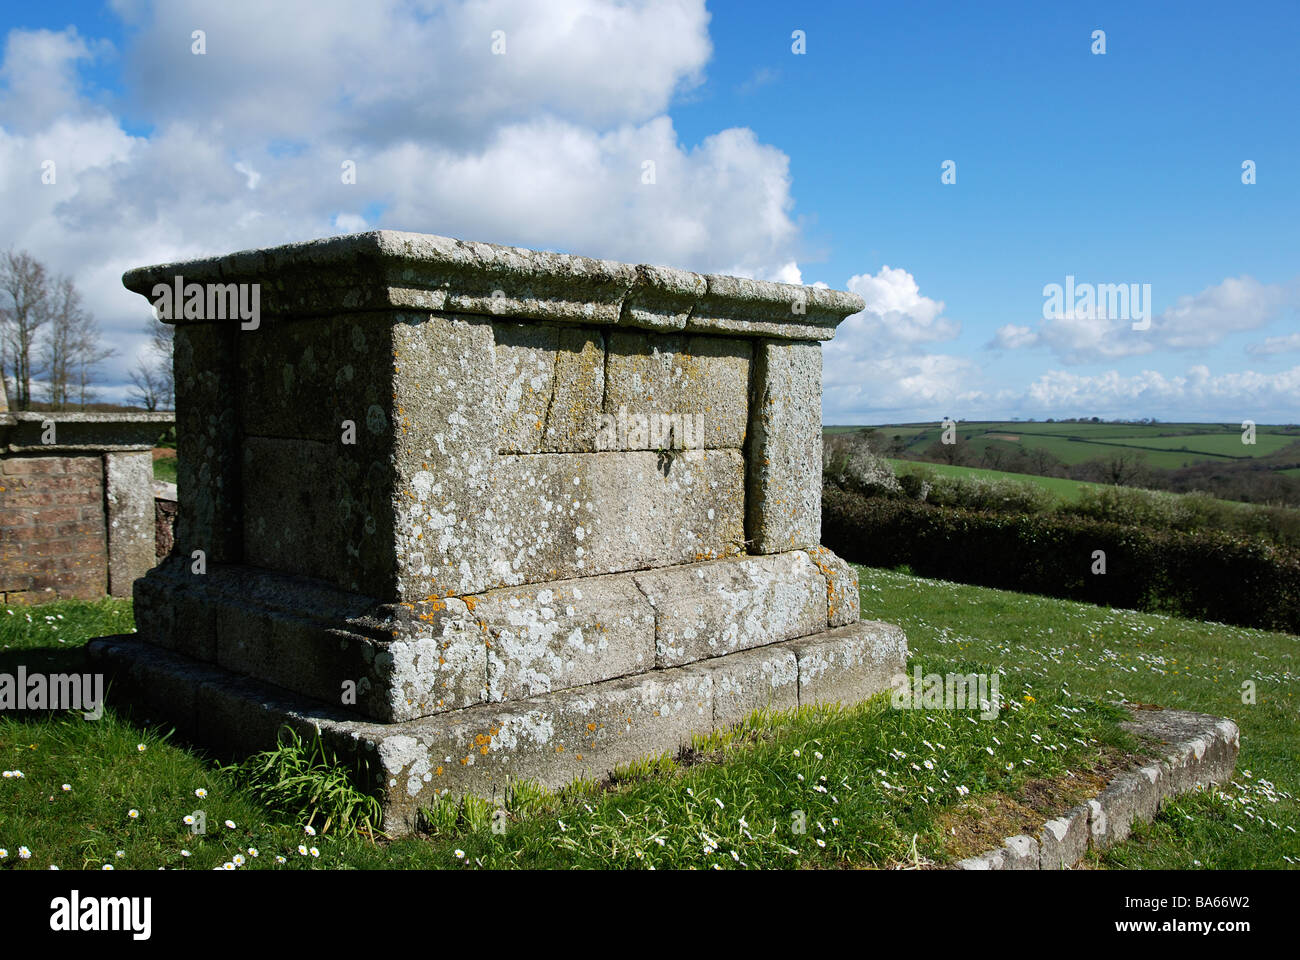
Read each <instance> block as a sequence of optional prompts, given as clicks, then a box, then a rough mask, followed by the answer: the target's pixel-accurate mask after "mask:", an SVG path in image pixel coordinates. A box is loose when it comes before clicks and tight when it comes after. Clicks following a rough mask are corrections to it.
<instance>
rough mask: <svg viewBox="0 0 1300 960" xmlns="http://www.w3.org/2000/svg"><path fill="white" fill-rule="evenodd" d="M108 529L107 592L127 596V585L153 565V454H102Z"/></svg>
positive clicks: (116, 595) (117, 595)
mask: <svg viewBox="0 0 1300 960" xmlns="http://www.w3.org/2000/svg"><path fill="white" fill-rule="evenodd" d="M104 502H105V510H106V520H107V524H106V525H107V528H108V592H109V593H110V594H112V595H113V596H115V597H129V596H131V585H132V584H133V583H134V582H135V580H136V578H137V577H143V576H144V575H145V573H146V572H148V570H149V568H150V567H152V566H153V565H154V508H153V455H152V453H151V452H150V451H149V450H139V451H132V452H119V453H106V454H104Z"/></svg>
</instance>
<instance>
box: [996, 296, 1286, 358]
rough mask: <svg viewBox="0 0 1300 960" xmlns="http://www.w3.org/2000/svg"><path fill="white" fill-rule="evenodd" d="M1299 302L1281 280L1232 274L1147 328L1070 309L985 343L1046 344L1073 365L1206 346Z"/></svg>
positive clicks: (1007, 346)
mask: <svg viewBox="0 0 1300 960" xmlns="http://www.w3.org/2000/svg"><path fill="white" fill-rule="evenodd" d="M1297 302H1300V297H1297V295H1296V291H1294V290H1288V289H1286V288H1285V287H1283V286H1281V285H1279V284H1262V283H1260V282H1259V281H1258V280H1255V279H1254V278H1253V277H1249V276H1241V277H1228V278H1227V279H1225V280H1224V281H1223V282H1222V283H1218V284H1215V285H1214V286H1211V287H1207V288H1206V289H1204V290H1202V291H1201V292H1200V293H1196V294H1187V295H1184V296H1181V297H1179V298H1178V299H1177V300H1176V301H1175V302H1174V304H1173V305H1172V306H1170V307H1169V308H1168V309H1166V310H1164V311H1163V312H1162V313H1160V314H1159V315H1158V316H1156V317H1154V318H1152V319H1151V325H1150V328H1149V329H1147V330H1134V329H1133V321H1134V320H1135V319H1137V317H1136V316H1135V315H1134V316H1132V317H1131V318H1130V317H1125V318H1115V317H1105V316H1097V317H1089V316H1070V315H1069V313H1068V312H1066V313H1065V314H1064V315H1061V316H1055V317H1052V318H1050V319H1046V320H1043V321H1041V322H1040V323H1039V324H1038V326H1037V327H1036V328H1035V327H1029V326H1019V325H1017V324H1013V323H1009V324H1005V325H1004V326H1002V327H999V328H998V330H997V332H996V333H995V334H994V336H993V338H992V339H991V340H990V341H989V342H988V343H987V344H986V346H987V347H988V348H989V349H995V350H1019V349H1027V348H1032V347H1044V348H1046V349H1048V350H1050V351H1051V352H1052V353H1053V354H1054V355H1055V356H1056V357H1058V358H1059V359H1060V360H1061V361H1062V362H1063V363H1066V364H1071V365H1073V364H1082V363H1095V362H1107V361H1115V360H1119V359H1122V358H1125V357H1136V356H1143V355H1145V354H1150V353H1153V352H1155V351H1157V350H1196V349H1204V348H1206V347H1213V346H1217V345H1218V344H1219V343H1221V342H1222V341H1223V340H1224V338H1226V337H1228V336H1230V335H1231V334H1234V333H1241V332H1245V331H1250V330H1258V329H1260V328H1261V327H1263V326H1265V325H1267V324H1268V323H1270V322H1271V321H1272V320H1274V319H1275V318H1276V317H1277V316H1278V315H1279V314H1280V313H1281V311H1282V310H1283V309H1284V308H1285V307H1287V306H1288V305H1293V304H1295V303H1297ZM1067 306H1068V305H1067ZM1146 307H1147V308H1148V309H1149V308H1150V304H1149V303H1148V304H1146Z"/></svg>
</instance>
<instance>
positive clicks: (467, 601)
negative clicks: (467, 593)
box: [462, 597, 478, 613]
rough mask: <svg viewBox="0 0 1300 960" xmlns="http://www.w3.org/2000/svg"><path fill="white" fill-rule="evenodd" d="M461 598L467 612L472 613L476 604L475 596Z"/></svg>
mask: <svg viewBox="0 0 1300 960" xmlns="http://www.w3.org/2000/svg"><path fill="white" fill-rule="evenodd" d="M462 599H464V601H465V606H466V607H468V608H469V612H470V613H473V612H474V608H475V607H476V606H478V599H477V598H476V597H464V598H462Z"/></svg>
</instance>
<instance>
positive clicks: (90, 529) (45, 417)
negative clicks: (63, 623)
mask: <svg viewBox="0 0 1300 960" xmlns="http://www.w3.org/2000/svg"><path fill="white" fill-rule="evenodd" d="M172 419H173V418H172V415H171V414H169V413H139V414H130V413H126V414H123V413H63V412H51V413H33V412H14V413H7V414H0V531H3V534H4V536H3V537H0V599H3V600H4V602H6V603H30V602H38V601H40V600H44V599H49V598H50V597H51V596H62V597H75V598H80V599H93V598H95V597H99V596H103V595H104V594H105V593H109V594H111V595H112V596H115V597H127V596H130V595H131V589H132V584H133V582H134V581H135V580H136V579H137V578H139V577H142V576H144V574H145V573H146V571H148V570H149V568H150V567H152V566H153V565H154V563H155V560H156V558H155V553H154V506H153V492H152V486H151V485H152V482H153V457H152V454H151V451H152V449H153V445H154V442H155V441H156V440H157V438H158V435H159V433H160V432H161V431H162V430H163V428H164V427H166V426H167V425H168V424H170V423H171V422H172Z"/></svg>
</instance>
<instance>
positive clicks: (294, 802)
mask: <svg viewBox="0 0 1300 960" xmlns="http://www.w3.org/2000/svg"><path fill="white" fill-rule="evenodd" d="M277 740H278V743H277V744H276V746H275V748H274V749H272V750H264V751H262V752H261V753H258V754H254V755H253V756H251V757H249V758H248V759H247V760H245V761H244V762H243V763H241V764H237V765H235V766H234V767H232V768H228V769H230V770H231V771H232V772H233V773H234V774H235V775H236V776H237V777H238V778H240V779H242V780H243V781H244V782H245V785H246V787H247V790H248V792H249V793H250V794H251V795H252V796H253V797H255V798H256V799H257V800H258V801H260V802H261V803H263V804H264V805H266V806H267V807H268V808H269V809H271V810H274V811H276V812H278V813H282V814H285V815H287V816H289V817H292V818H294V819H296V820H297V821H298V822H299V823H300V824H301V825H302V826H304V827H313V828H315V829H318V830H319V831H320V832H321V833H327V832H328V831H329V830H330V829H331V828H334V829H336V830H340V831H344V832H358V833H363V834H365V835H366V836H369V837H371V838H373V837H374V836H375V834H376V833H377V832H378V828H379V823H380V822H381V819H382V817H383V807H382V806H381V805H380V803H379V801H378V800H377V799H376V798H375V797H373V796H371V795H369V794H367V793H365V792H364V791H362V790H360V789H359V788H358V787H357V785H356V784H355V783H354V782H353V779H352V776H351V774H350V772H349V771H348V769H347V767H346V766H344V765H343V764H342V763H340V762H339V759H338V757H337V756H336V755H335V754H333V753H332V752H327V751H326V749H325V746H324V744H322V743H321V740H320V737H319V736H314V737H312V738H311V739H310V740H305V739H303V737H302V736H301V735H300V734H299V733H298V731H296V730H294V729H293V728H292V727H288V726H285V727H281V728H280V733H279V736H278V737H277ZM318 819H319V820H320V825H319V827H317V820H318Z"/></svg>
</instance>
